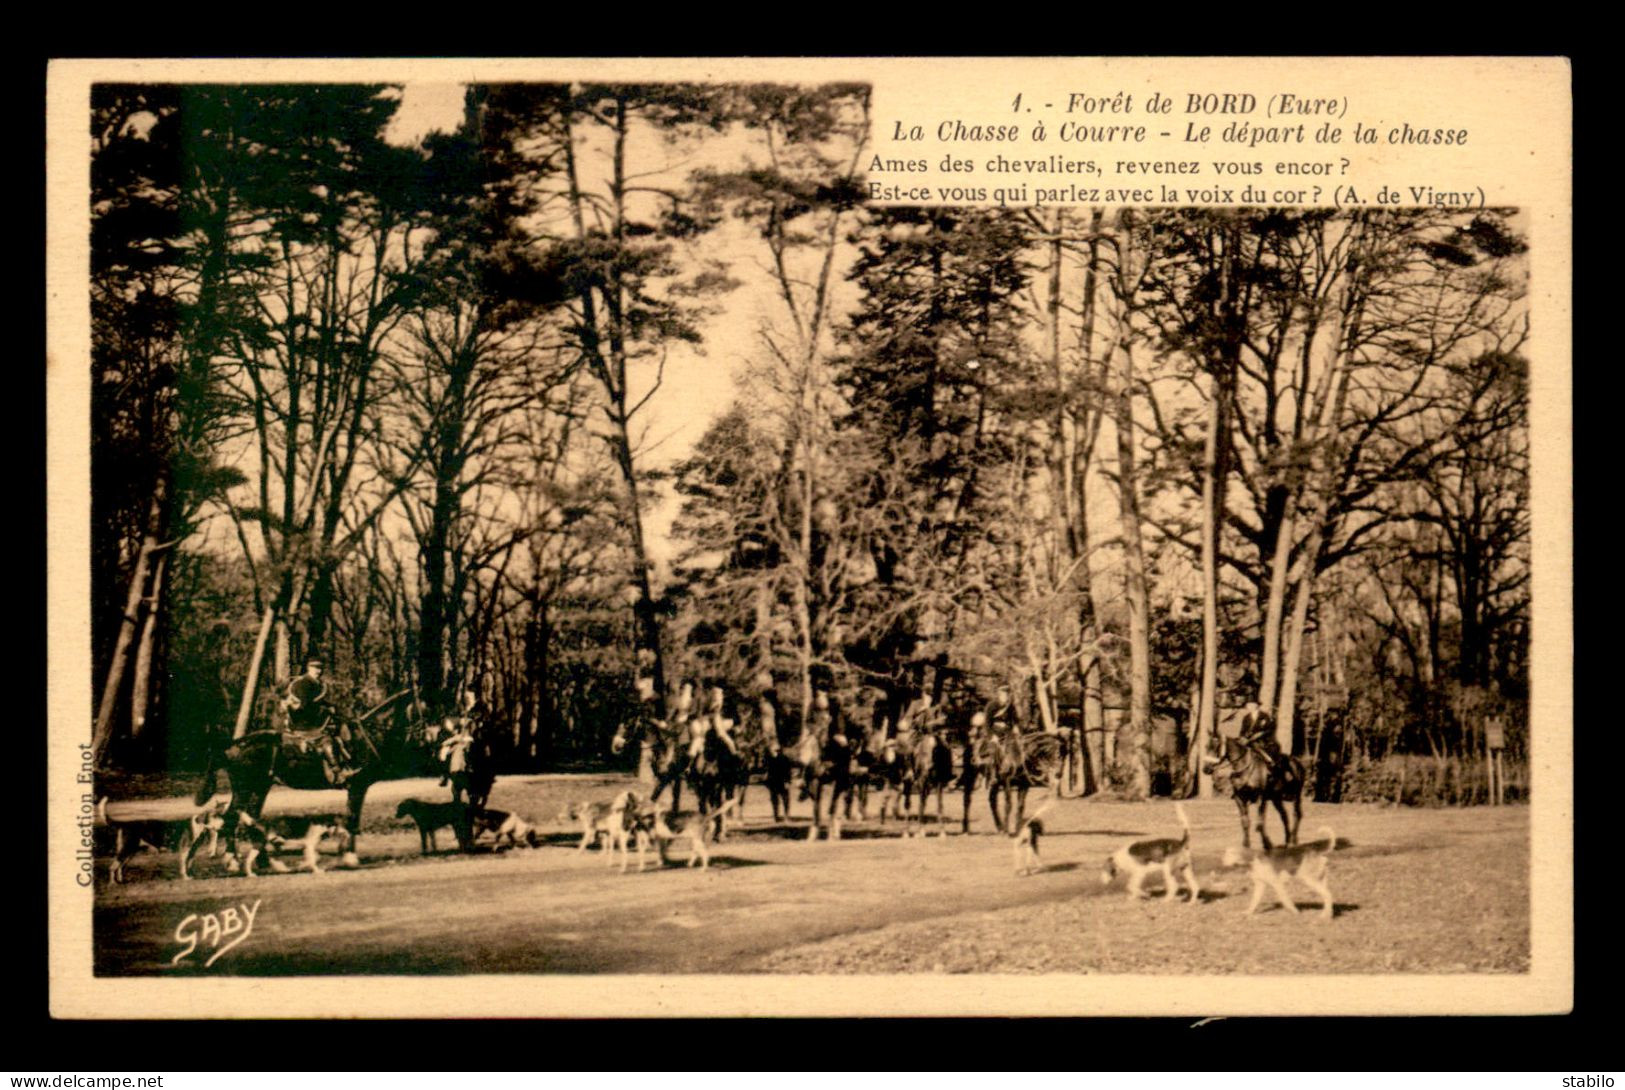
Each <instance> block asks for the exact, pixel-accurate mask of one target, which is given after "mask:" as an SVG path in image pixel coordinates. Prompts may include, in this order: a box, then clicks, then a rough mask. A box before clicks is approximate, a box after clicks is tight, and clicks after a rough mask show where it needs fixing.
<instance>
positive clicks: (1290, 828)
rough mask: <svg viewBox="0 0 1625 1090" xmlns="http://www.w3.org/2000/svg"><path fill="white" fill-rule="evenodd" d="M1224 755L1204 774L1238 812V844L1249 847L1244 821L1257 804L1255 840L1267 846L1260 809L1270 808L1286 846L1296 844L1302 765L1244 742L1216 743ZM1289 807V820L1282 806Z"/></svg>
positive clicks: (1249, 832)
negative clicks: (1221, 748)
mask: <svg viewBox="0 0 1625 1090" xmlns="http://www.w3.org/2000/svg"><path fill="white" fill-rule="evenodd" d="M1220 741H1221V744H1222V745H1223V747H1224V753H1223V755H1222V756H1220V757H1219V758H1218V759H1216V760H1211V759H1210V760H1209V762H1208V773H1209V775H1211V776H1212V777H1213V781H1214V784H1215V785H1216V786H1217V787H1218V789H1219V790H1221V791H1228V792H1229V793H1230V797H1231V798H1233V799H1235V800H1236V809H1237V810H1239V811H1240V812H1241V843H1242V846H1243V847H1249V848H1250V847H1252V837H1251V831H1250V826H1251V824H1252V823H1251V822H1250V821H1248V818H1249V817H1250V814H1249V812H1248V811H1249V810H1250V809H1251V807H1252V805H1253V804H1254V803H1257V804H1258V839H1259V841H1260V842H1261V843H1263V844H1264V845H1266V846H1268V844H1269V838H1268V837H1266V836H1265V835H1264V812H1265V811H1264V808H1265V806H1266V805H1273V806H1274V807H1275V812H1276V813H1277V814H1280V815H1281V825H1282V827H1283V828H1285V830H1286V842H1287V843H1288V844H1296V843H1297V842H1298V826H1299V825H1300V824H1302V822H1303V779H1304V770H1303V762H1302V761H1300V760H1298V759H1297V758H1296V757H1290V756H1287V755H1285V754H1279V753H1271V752H1269V751H1268V750H1266V749H1265V748H1264V747H1263V746H1262V745H1260V744H1259V743H1258V742H1256V741H1252V740H1249V739H1245V738H1223V739H1221V740H1220ZM1288 802H1291V803H1292V816H1291V817H1288V816H1287V812H1286V804H1287V803H1288Z"/></svg>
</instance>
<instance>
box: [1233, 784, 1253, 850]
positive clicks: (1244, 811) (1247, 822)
mask: <svg viewBox="0 0 1625 1090" xmlns="http://www.w3.org/2000/svg"><path fill="white" fill-rule="evenodd" d="M1236 808H1237V809H1238V810H1240V811H1241V846H1242V847H1243V848H1251V847H1252V846H1253V838H1252V832H1251V829H1250V826H1251V824H1252V817H1253V815H1252V814H1251V813H1249V810H1250V809H1251V808H1250V807H1249V806H1248V805H1247V800H1245V799H1243V798H1242V797H1241V796H1240V795H1237V796H1236Z"/></svg>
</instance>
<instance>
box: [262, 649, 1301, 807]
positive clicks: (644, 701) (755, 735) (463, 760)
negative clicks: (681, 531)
mask: <svg viewBox="0 0 1625 1090" xmlns="http://www.w3.org/2000/svg"><path fill="white" fill-rule="evenodd" d="M323 669H324V666H323V662H322V660H321V659H320V658H316V657H312V658H310V659H308V660H307V661H306V663H305V670H304V672H303V673H301V674H299V675H298V676H296V677H295V678H293V679H292V680H291V681H290V682H289V683H288V684H287V687H286V689H285V690H284V693H283V696H282V699H281V701H280V705H279V706H280V708H281V710H282V712H283V714H284V716H285V719H286V727H287V730H288V731H289V732H290V735H291V736H292V738H293V739H294V741H295V744H296V745H298V746H299V747H300V748H301V749H302V750H304V751H308V752H312V753H314V754H316V755H319V757H320V759H321V762H322V766H323V771H324V775H325V778H326V779H327V782H328V783H329V784H331V785H332V786H335V787H342V786H344V784H345V783H346V781H347V780H348V779H349V777H350V776H351V775H352V774H353V772H354V769H355V766H356V764H357V758H358V757H360V756H362V755H361V754H358V753H356V752H355V748H356V745H357V732H356V730H355V729H354V726H353V724H352V721H351V720H349V719H348V718H346V717H345V716H343V715H341V714H339V713H337V711H336V710H335V708H334V707H333V704H332V702H331V700H330V694H329V690H328V686H327V684H326V683H325V682H324V680H323ZM755 687H756V694H755V695H756V707H755V712H756V716H755V727H756V729H755V731H754V732H752V733H750V734H749V735H748V736H744V735H742V734H741V731H740V725H739V719H738V716H737V711H736V709H735V707H734V704H733V702H732V701H731V700H730V698H729V696H728V693H727V690H726V689H725V688H724V687H723V686H722V685H720V684H714V683H713V684H708V685H705V686H703V687H702V686H699V685H697V684H696V683H695V682H693V681H684V682H682V683H681V684H680V685H678V687H677V689H676V691H675V694H674V696H673V697H672V699H671V700H670V701H669V705H670V706H669V707H668V708H667V709H666V713H667V714H666V715H662V714H661V708H660V701H659V699H658V694H657V693H656V690H655V684H654V681H653V679H652V678H650V677H649V676H648V675H646V674H645V675H640V676H639V677H638V679H637V681H636V692H637V702H636V709H637V710H636V712H635V713H634V717H633V718H634V720H635V722H634V723H633V724H632V726H633V730H632V731H631V733H632V734H633V735H638V734H641V733H642V731H641V730H640V729H638V728H640V727H641V728H645V729H648V728H652V730H653V732H654V733H655V734H657V735H659V736H664V737H666V738H668V739H670V740H671V744H672V748H673V749H674V750H675V752H674V753H673V757H675V758H677V759H676V760H675V761H673V762H671V763H672V764H673V765H677V766H682V767H688V766H690V765H692V764H693V763H694V762H696V761H697V760H698V759H699V758H700V757H701V755H702V753H703V752H704V749H705V747H706V745H707V743H708V741H709V740H711V739H714V740H715V743H716V744H717V745H718V746H720V747H721V748H722V749H723V750H725V751H726V752H727V753H728V754H729V755H731V757H732V758H733V761H732V763H733V764H735V765H737V766H740V767H743V768H745V769H746V770H747V771H748V769H749V768H750V767H751V766H754V765H756V764H757V763H758V762H759V761H762V762H766V763H769V764H771V763H773V762H775V761H776V760H784V759H791V760H793V761H794V763H796V764H798V765H805V764H808V763H810V762H811V761H812V760H813V759H814V757H815V752H816V757H817V758H818V759H819V760H821V761H823V762H825V763H826V764H831V763H837V762H850V761H852V760H853V759H857V760H859V761H861V762H862V763H863V764H864V765H865V766H868V767H870V768H873V769H874V770H875V771H877V772H878V773H879V774H880V775H881V776H885V775H886V770H887V769H889V768H893V767H896V766H897V765H898V761H899V755H898V746H899V739H900V738H901V739H905V740H906V739H910V738H919V737H933V738H936V737H941V738H942V740H943V741H944V743H945V744H948V745H953V744H954V743H955V742H957V743H958V745H957V746H955V748H961V752H962V753H963V754H964V760H963V762H962V765H963V766H964V768H965V771H964V772H963V773H962V774H961V775H962V776H969V775H971V774H972V773H971V772H970V771H969V766H970V764H971V761H970V757H969V754H970V750H971V749H972V748H973V747H974V746H975V745H976V744H977V742H978V740H980V739H985V738H989V737H992V738H999V737H1001V736H1007V735H1011V734H1017V735H1019V734H1022V733H1023V732H1024V731H1025V730H1026V724H1025V719H1024V716H1023V715H1022V714H1021V709H1020V706H1019V705H1018V704H1017V703H1016V702H1015V700H1014V698H1013V696H1012V692H1011V689H1010V687H1009V686H1008V685H1000V686H999V687H998V688H997V690H996V691H995V694H994V696H993V698H992V699H991V700H990V701H988V702H987V703H986V705H985V706H983V707H982V708H981V709H980V710H977V711H975V712H973V714H972V715H971V716H970V719H969V723H968V729H966V728H961V729H960V730H959V731H956V732H955V734H956V735H957V737H956V738H954V739H952V740H950V739H949V738H948V737H947V736H946V735H945V734H944V727H945V725H946V717H945V714H944V710H943V708H942V707H940V706H939V705H937V704H936V703H935V701H934V700H933V699H932V696H931V694H930V693H922V694H920V695H918V696H916V697H915V698H914V699H913V700H912V701H911V702H910V703H908V705H907V706H906V708H905V709H904V710H903V711H902V712H901V713H900V714H899V715H897V716H895V717H894V718H890V717H885V716H882V715H881V714H879V713H878V712H877V715H876V717H875V721H874V723H873V724H872V726H871V727H870V728H869V729H868V730H862V729H861V728H860V727H859V725H858V724H855V723H853V722H852V721H851V720H850V719H849V718H848V717H847V716H846V715H845V714H843V711H842V708H841V706H840V704H839V703H838V701H837V700H836V698H835V696H834V695H833V694H832V693H831V691H830V685H829V683H828V682H827V681H826V680H820V681H817V682H815V683H814V687H813V693H812V704H811V707H810V709H809V711H808V714H807V716H806V717H805V720H804V722H799V723H798V722H797V721H796V720H795V719H793V718H792V717H791V716H789V715H787V714H786V713H785V710H784V708H783V706H782V704H781V702H780V700H779V697H778V693H777V689H776V686H775V684H774V680H773V677H772V675H771V674H769V673H766V672H764V673H762V674H759V675H758V676H757V677H756V678H755ZM482 719H483V717H482V715H481V714H480V708H479V706H478V700H477V698H476V697H475V695H474V693H473V692H472V691H467V692H465V693H464V694H463V695H462V697H461V698H460V699H459V700H458V701H457V707H456V712H455V713H454V714H451V715H447V716H444V717H439V718H434V719H431V720H430V722H429V724H428V726H427V727H426V733H425V737H424V743H425V745H427V746H428V747H430V748H432V749H433V750H434V751H435V763H436V765H438V766H439V767H440V768H442V769H443V770H446V774H447V775H449V774H451V773H452V772H455V771H456V770H457V769H459V768H460V767H463V766H466V764H467V762H468V760H469V755H470V753H471V751H472V750H473V748H474V746H475V742H476V737H477V732H478V731H479V729H480V724H481V722H482ZM626 734H627V732H626V731H624V730H623V732H622V736H625V735H626ZM1237 741H1238V742H1239V743H1240V744H1241V745H1242V746H1244V747H1245V748H1246V749H1247V750H1248V751H1250V752H1252V753H1255V754H1257V755H1258V756H1259V757H1260V758H1262V759H1263V760H1264V761H1265V762H1266V763H1267V764H1268V765H1270V766H1275V765H1278V764H1280V763H1281V762H1282V761H1283V760H1284V759H1285V758H1284V755H1283V754H1282V751H1281V749H1280V745H1279V743H1278V742H1277V740H1276V737H1275V722H1274V720H1273V718H1272V717H1271V716H1270V714H1269V712H1267V711H1265V710H1264V709H1262V708H1261V707H1259V705H1258V704H1257V702H1256V701H1254V702H1250V703H1248V704H1247V706H1246V707H1245V708H1244V709H1243V711H1242V714H1241V716H1240V719H1239V733H1238V737H1237ZM814 747H816V751H815V748H814ZM442 782H445V780H444V779H443V781H442Z"/></svg>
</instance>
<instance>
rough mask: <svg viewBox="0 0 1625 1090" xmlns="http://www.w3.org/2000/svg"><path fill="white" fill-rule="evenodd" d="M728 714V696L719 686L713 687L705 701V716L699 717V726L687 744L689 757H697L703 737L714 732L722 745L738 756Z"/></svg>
mask: <svg viewBox="0 0 1625 1090" xmlns="http://www.w3.org/2000/svg"><path fill="white" fill-rule="evenodd" d="M727 712H728V694H727V693H726V692H724V691H723V688H722V686H721V685H713V686H711V689H710V695H709V696H708V697H707V699H706V705H705V715H704V716H703V717H701V726H700V727H699V728H698V729H696V730H695V731H694V737H693V738H692V740H691V741H690V742H689V750H688V751H689V756H691V757H697V756H699V754H700V751H701V750H702V749H703V748H704V746H705V736H706V734H707V733H708V732H710V731H715V732H716V735H717V737H718V738H719V739H721V741H722V744H723V745H725V746H727V747H728V750H729V752H731V753H732V754H733V755H734V756H736V757H737V756H738V755H739V746H738V744H737V743H736V742H735V741H734V738H733V722H734V721H733V719H732V718H731V717H730V716H729V715H728V714H727Z"/></svg>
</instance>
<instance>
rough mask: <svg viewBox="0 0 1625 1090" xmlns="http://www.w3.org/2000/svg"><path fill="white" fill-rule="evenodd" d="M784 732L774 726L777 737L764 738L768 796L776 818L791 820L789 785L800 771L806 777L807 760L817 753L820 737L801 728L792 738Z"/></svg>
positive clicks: (801, 775) (814, 756) (815, 756)
mask: <svg viewBox="0 0 1625 1090" xmlns="http://www.w3.org/2000/svg"><path fill="white" fill-rule="evenodd" d="M785 733H787V732H785ZM785 733H779V732H778V731H777V729H775V736H774V737H772V738H767V737H763V738H762V743H763V745H764V746H765V747H766V757H765V760H764V764H765V766H766V769H767V797H768V800H769V801H770V802H771V803H772V805H773V820H774V821H776V822H778V821H789V820H790V785H791V784H792V783H794V782H795V780H796V778H797V777H798V775H799V776H800V777H802V778H805V776H806V771H807V765H808V763H809V762H810V761H813V760H816V759H817V756H818V744H817V742H818V740H817V739H816V738H815V737H813V735H812V734H811V732H809V731H806V730H802V731H801V732H799V733H798V734H797V735H796V737H795V738H793V739H787V738H786V736H785Z"/></svg>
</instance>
